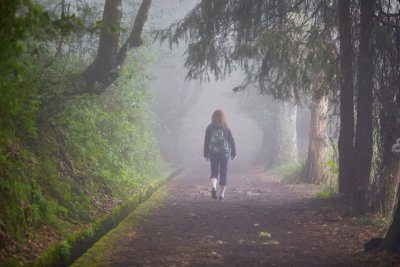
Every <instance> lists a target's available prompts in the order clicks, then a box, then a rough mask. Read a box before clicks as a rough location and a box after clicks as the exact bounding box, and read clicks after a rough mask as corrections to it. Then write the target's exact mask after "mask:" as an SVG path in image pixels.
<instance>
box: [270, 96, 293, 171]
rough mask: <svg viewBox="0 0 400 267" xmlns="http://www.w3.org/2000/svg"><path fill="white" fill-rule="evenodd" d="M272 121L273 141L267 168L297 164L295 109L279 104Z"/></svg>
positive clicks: (286, 104) (285, 104)
mask: <svg viewBox="0 0 400 267" xmlns="http://www.w3.org/2000/svg"><path fill="white" fill-rule="evenodd" d="M276 107H277V108H276V113H275V114H274V115H275V119H274V121H273V131H272V135H273V139H272V140H271V141H270V142H272V146H273V149H272V155H271V160H270V161H269V162H268V163H267V167H270V166H275V165H279V164H283V163H288V162H297V160H298V155H297V154H298V150H297V140H296V136H297V134H296V114H297V107H296V106H291V105H290V104H288V103H283V104H281V103H279V104H277V106H276Z"/></svg>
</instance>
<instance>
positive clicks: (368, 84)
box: [354, 0, 375, 210]
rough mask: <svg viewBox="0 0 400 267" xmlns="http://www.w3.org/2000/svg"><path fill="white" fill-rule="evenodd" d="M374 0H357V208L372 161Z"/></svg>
mask: <svg viewBox="0 0 400 267" xmlns="http://www.w3.org/2000/svg"><path fill="white" fill-rule="evenodd" d="M374 2H375V1H374V0H363V1H360V5H361V18H360V50H359V56H358V64H359V65H358V79H357V83H358V88H357V89H358V90H357V92H358V93H357V124H356V136H355V137H356V138H355V150H354V152H355V167H356V169H355V178H356V181H357V188H356V192H355V193H356V205H357V207H358V208H359V209H360V210H365V209H366V207H367V204H368V203H367V193H368V186H369V178H370V173H371V161H372V144H373V140H372V112H373V105H372V104H373V87H374V83H373V70H374V66H373V63H374V60H373V59H374V50H373V40H372V30H373V27H374Z"/></svg>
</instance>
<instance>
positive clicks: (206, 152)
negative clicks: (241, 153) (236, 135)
mask: <svg viewBox="0 0 400 267" xmlns="http://www.w3.org/2000/svg"><path fill="white" fill-rule="evenodd" d="M212 129H219V128H218V127H216V126H214V125H213V124H210V125H208V126H207V129H206V135H205V138H204V157H206V158H208V157H210V149H209V142H210V138H211V130H212ZM222 131H223V132H224V136H225V138H226V139H227V140H228V144H229V149H230V151H231V156H233V157H235V156H236V145H235V140H234V139H233V136H232V132H231V129H229V128H228V127H225V128H223V129H222Z"/></svg>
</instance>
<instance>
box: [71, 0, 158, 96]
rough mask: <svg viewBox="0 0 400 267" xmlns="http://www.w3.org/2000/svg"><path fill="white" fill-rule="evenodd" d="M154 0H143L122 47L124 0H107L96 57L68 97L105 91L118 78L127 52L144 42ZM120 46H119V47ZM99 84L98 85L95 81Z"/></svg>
mask: <svg viewBox="0 0 400 267" xmlns="http://www.w3.org/2000/svg"><path fill="white" fill-rule="evenodd" d="M151 1H152V0H143V1H142V4H141V5H140V8H139V11H138V13H137V15H136V17H135V21H134V24H133V27H132V31H131V33H130V35H129V37H128V39H127V40H126V41H125V43H124V44H123V45H122V46H121V48H119V36H120V30H121V16H122V12H121V8H122V7H121V3H122V0H106V2H105V5H104V11H103V28H102V30H101V32H100V38H99V48H98V52H97V56H96V58H95V60H94V61H93V63H92V64H90V65H89V66H88V67H87V68H86V70H85V71H83V73H82V77H83V80H84V82H85V83H86V84H85V85H84V86H82V85H79V86H76V87H77V88H74V89H73V90H72V91H71V92H67V93H66V95H67V96H73V95H82V94H86V93H93V92H94V93H102V92H104V91H105V90H106V89H107V87H108V86H110V85H111V84H112V83H113V82H115V81H116V80H117V79H118V77H119V71H120V69H121V66H122V65H123V63H124V61H125V59H126V57H127V55H128V52H129V51H130V50H132V49H133V48H135V47H139V46H141V45H142V44H143V40H142V37H141V34H142V32H143V27H144V24H145V23H146V21H147V17H148V13H149V9H150V6H151ZM118 48H119V49H118ZM96 83H97V84H98V85H97V86H95V84H96Z"/></svg>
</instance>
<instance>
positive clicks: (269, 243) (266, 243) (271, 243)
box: [262, 240, 279, 245]
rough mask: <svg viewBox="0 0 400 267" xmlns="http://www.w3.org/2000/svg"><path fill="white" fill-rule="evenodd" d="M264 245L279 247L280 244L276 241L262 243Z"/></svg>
mask: <svg viewBox="0 0 400 267" xmlns="http://www.w3.org/2000/svg"><path fill="white" fill-rule="evenodd" d="M262 244H263V245H279V242H278V241H276V240H270V241H265V242H262Z"/></svg>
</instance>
